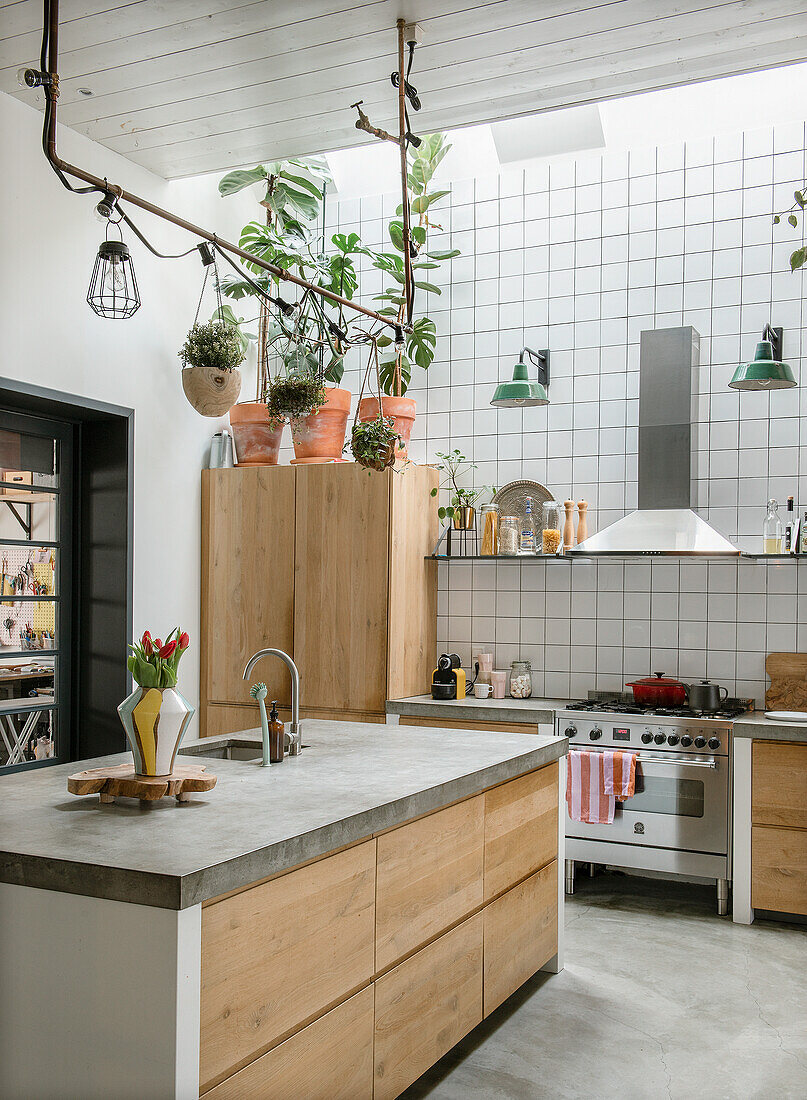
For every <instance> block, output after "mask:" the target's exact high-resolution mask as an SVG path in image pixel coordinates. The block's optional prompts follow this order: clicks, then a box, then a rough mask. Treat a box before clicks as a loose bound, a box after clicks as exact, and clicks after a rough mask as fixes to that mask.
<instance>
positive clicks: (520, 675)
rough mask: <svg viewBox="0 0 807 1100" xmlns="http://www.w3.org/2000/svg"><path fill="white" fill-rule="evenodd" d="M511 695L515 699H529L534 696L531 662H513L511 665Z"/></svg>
mask: <svg viewBox="0 0 807 1100" xmlns="http://www.w3.org/2000/svg"><path fill="white" fill-rule="evenodd" d="M510 695H511V696H512V698H513V699H529V697H530V696H531V695H532V666H531V665H530V662H529V661H513V663H512V664H511V665H510Z"/></svg>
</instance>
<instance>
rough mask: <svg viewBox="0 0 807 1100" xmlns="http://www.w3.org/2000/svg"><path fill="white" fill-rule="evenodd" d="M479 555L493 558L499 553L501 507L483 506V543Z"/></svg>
mask: <svg viewBox="0 0 807 1100" xmlns="http://www.w3.org/2000/svg"><path fill="white" fill-rule="evenodd" d="M479 553H480V554H481V555H482V556H483V557H485V558H493V557H495V556H496V555H497V554H498V553H499V505H498V504H493V503H490V504H483V505H482V543H481V546H480V549H479Z"/></svg>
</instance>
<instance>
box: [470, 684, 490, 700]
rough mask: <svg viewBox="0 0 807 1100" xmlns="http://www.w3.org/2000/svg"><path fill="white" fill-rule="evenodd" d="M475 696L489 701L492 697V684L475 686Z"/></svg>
mask: <svg viewBox="0 0 807 1100" xmlns="http://www.w3.org/2000/svg"><path fill="white" fill-rule="evenodd" d="M474 695H475V696H476V698H477V699H487V697H488V696H489V695H490V684H474Z"/></svg>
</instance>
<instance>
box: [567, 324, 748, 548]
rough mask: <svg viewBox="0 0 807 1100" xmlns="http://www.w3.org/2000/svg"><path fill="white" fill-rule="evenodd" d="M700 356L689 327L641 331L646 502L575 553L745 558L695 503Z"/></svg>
mask: <svg viewBox="0 0 807 1100" xmlns="http://www.w3.org/2000/svg"><path fill="white" fill-rule="evenodd" d="M699 356H700V337H699V335H698V333H697V332H696V331H695V330H694V329H693V328H691V327H690V326H685V327H683V328H667V329H654V330H652V331H649V332H643V333H642V337H641V354H640V360H639V497H638V504H639V507H638V509H637V510H636V511H635V512H631V513H630V514H629V515H627V516H624V517H623V518H622V519H620V520H617V522H616V523H612V524H611V525H610V526H609V527H606V528H605V529H604V530H602V531H599V532H598V533H597V534H595V535H592V536H591V537H590V538H587V539H586V540H585V542H581V543H580V544H579V545H578V546H576V547H575V549H574V550H571V551H568V553H570V554H586V555H590V554H613V555H620V554H670V555H685V554H708V555H720V556H726V557H728V556H732V557H738V556H739V554H740V551H739V549H738V548H737V547H736V546H734V545H733V543H731V542H729V540H728V539H727V538H725V536H723V535H721V534H720V532H719V531H717V530H715V528H714V527H712V526H711V525H710V524H708V523H707V522H706V520H704V519H702V518H701V517H700V516H699V515H698V514H697V512H695V511H694V510H693V508H692V501H691V486H692V483H693V481H694V480H695V478H694V477H693V474H694V471H693V467H692V451H693V448H692V427H691V405H692V372H693V368H694V367H696V366H697V365H698V361H699Z"/></svg>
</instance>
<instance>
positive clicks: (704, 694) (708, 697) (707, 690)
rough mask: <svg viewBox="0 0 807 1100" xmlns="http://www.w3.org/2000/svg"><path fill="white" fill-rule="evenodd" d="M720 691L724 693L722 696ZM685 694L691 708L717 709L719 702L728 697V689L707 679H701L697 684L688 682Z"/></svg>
mask: <svg viewBox="0 0 807 1100" xmlns="http://www.w3.org/2000/svg"><path fill="white" fill-rule="evenodd" d="M721 692H723V693H724V694H723V695H722V696H721V694H720V693H721ZM687 695H688V699H689V705H690V707H691V708H692V709H693V710H719V709H720V704H721V703H725V701H726V699H728V696H729V689H728V688H722V687H720V685H719V684H713V683H711V682H710V681H709V680H701V682H700V683H699V684H689V686H688V689H687Z"/></svg>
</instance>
